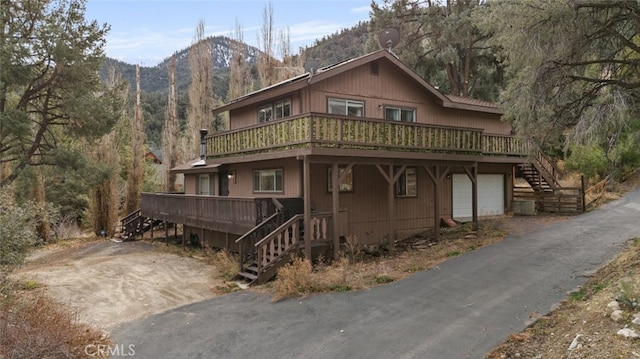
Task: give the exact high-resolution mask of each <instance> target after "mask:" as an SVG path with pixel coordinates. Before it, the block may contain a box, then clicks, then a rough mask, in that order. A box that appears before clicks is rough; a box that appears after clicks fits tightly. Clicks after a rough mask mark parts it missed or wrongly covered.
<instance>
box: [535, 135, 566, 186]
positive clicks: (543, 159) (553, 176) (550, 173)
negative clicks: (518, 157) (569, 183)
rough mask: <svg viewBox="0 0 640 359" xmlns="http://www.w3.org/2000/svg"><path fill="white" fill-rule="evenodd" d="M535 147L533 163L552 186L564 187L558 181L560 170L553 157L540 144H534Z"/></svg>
mask: <svg viewBox="0 0 640 359" xmlns="http://www.w3.org/2000/svg"><path fill="white" fill-rule="evenodd" d="M532 147H533V148H535V150H534V151H535V154H534V156H532V157H533V165H534V166H535V167H536V168H537V169H538V171H540V174H541V175H542V176H543V177H544V179H545V180H547V182H548V183H549V185H550V186H551V188H553V189H557V188H559V187H562V186H561V185H560V182H558V176H559V175H560V170H559V169H558V168H557V167H556V166H555V165H554V164H553V162H552V161H551V159H550V158H549V157H548V156H547V155H546V154H545V153H544V152H543V151H542V149H541V148H540V146H539V145H534V146H532ZM536 165H537V166H536Z"/></svg>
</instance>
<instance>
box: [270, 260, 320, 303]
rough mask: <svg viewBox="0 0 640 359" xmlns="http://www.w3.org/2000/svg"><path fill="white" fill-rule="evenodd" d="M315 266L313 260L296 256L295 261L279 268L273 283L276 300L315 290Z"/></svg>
mask: <svg viewBox="0 0 640 359" xmlns="http://www.w3.org/2000/svg"><path fill="white" fill-rule="evenodd" d="M313 282H314V280H313V266H312V265H311V262H310V261H308V260H306V259H304V258H302V257H296V258H294V260H293V262H291V263H289V264H287V265H285V266H283V267H282V268H280V269H279V270H278V275H277V277H276V279H275V281H274V283H273V288H274V290H275V298H274V299H275V300H279V299H284V298H289V297H293V296H299V295H303V294H308V293H311V292H313V291H314V285H313Z"/></svg>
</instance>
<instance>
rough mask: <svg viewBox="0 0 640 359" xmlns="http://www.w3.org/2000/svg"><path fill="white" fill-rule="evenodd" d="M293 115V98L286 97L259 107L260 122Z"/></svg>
mask: <svg viewBox="0 0 640 359" xmlns="http://www.w3.org/2000/svg"><path fill="white" fill-rule="evenodd" d="M288 116H291V99H290V98H286V99H283V100H278V101H275V102H272V103H268V104H264V105H262V106H259V107H258V123H263V122H267V121H271V120H274V119H279V118H284V117H288Z"/></svg>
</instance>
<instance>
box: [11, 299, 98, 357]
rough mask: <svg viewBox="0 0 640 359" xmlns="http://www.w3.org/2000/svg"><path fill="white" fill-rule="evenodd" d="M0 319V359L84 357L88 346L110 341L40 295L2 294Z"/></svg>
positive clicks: (72, 314) (63, 308)
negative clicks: (0, 319)
mask: <svg viewBox="0 0 640 359" xmlns="http://www.w3.org/2000/svg"><path fill="white" fill-rule="evenodd" d="M0 318H2V321H0V333H2V335H0V358H6V359H13V358H16V359H17V358H20V359H30V358H33V359H36V358H84V357H86V356H87V354H86V353H85V348H87V346H89V345H93V346H98V345H105V346H106V345H108V344H110V340H109V339H108V337H107V336H106V335H104V334H103V333H101V332H99V331H96V330H93V329H91V328H90V327H89V326H87V325H84V324H80V323H78V322H77V319H76V315H75V314H74V313H73V312H71V311H69V310H68V309H67V308H66V307H64V306H62V305H61V304H60V303H57V302H54V301H53V300H51V299H49V298H47V297H44V296H42V295H33V296H28V297H25V296H21V297H18V296H17V295H9V296H6V297H3V298H2V299H1V300H0ZM96 357H101V356H100V355H98V356H96Z"/></svg>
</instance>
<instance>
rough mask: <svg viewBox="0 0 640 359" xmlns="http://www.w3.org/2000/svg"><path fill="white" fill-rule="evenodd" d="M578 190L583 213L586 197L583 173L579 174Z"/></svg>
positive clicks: (585, 206)
mask: <svg viewBox="0 0 640 359" xmlns="http://www.w3.org/2000/svg"><path fill="white" fill-rule="evenodd" d="M554 168H555V167H554ZM580 192H581V193H580V196H581V197H582V213H584V212H586V211H587V198H586V195H585V193H584V175H582V176H580Z"/></svg>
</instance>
